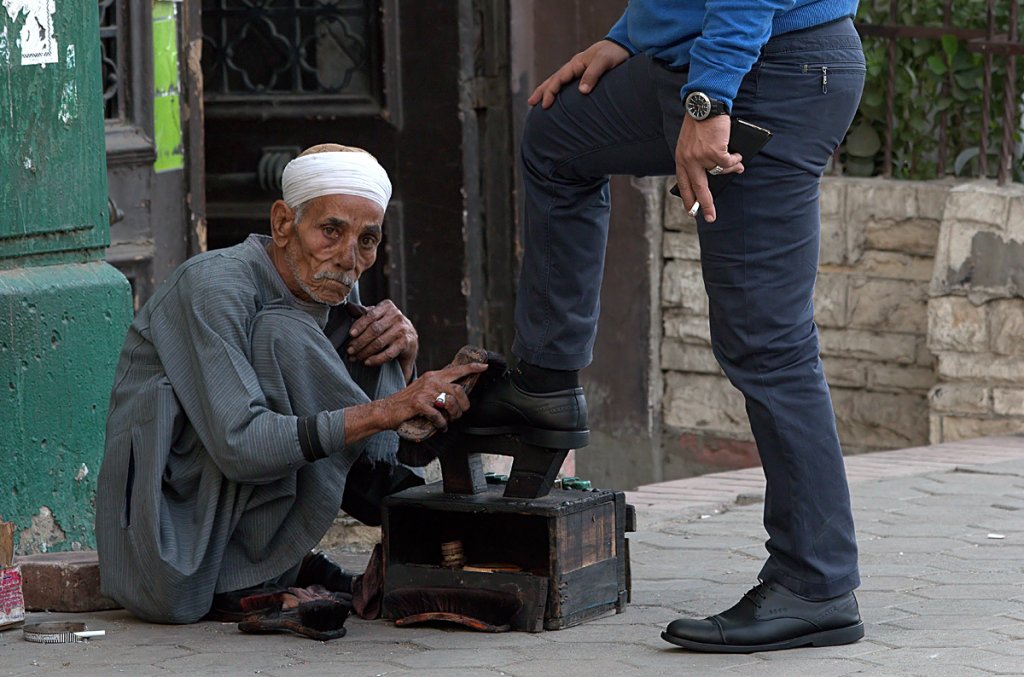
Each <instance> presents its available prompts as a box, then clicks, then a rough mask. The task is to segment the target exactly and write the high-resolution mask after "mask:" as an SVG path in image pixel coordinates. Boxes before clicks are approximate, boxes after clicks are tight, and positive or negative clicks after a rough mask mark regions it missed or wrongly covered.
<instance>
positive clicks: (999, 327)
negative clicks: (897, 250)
mask: <svg viewBox="0 0 1024 677" xmlns="http://www.w3.org/2000/svg"><path fill="white" fill-rule="evenodd" d="M930 294H931V300H930V301H929V303H928V346H929V349H930V350H931V351H932V352H933V353H935V355H937V357H938V368H937V372H938V380H939V382H938V384H937V385H936V386H935V387H934V388H933V389H932V391H931V395H930V405H931V441H932V442H951V441H956V440H960V439H968V438H971V437H980V436H983V435H991V434H1004V433H1015V432H1022V431H1024V186H1020V185H1009V186H1005V187H998V186H995V185H993V184H991V183H989V182H973V183H968V184H963V185H960V186H957V187H955V188H954V189H953V190H952V191H950V195H949V200H948V201H947V206H946V210H945V213H944V217H943V220H942V228H941V234H940V238H939V247H938V253H937V257H936V263H935V270H934V275H933V276H932V279H931V288H930ZM1022 443H1024V442H1022Z"/></svg>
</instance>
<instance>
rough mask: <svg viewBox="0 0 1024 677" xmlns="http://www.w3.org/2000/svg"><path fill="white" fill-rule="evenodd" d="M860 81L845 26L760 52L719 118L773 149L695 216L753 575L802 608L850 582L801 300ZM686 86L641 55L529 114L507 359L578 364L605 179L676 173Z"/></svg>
mask: <svg viewBox="0 0 1024 677" xmlns="http://www.w3.org/2000/svg"><path fill="white" fill-rule="evenodd" d="M823 67H824V68H826V69H827V83H826V81H825V78H823V73H825V72H826V71H823ZM864 75H865V68H864V54H863V51H862V49H861V43H860V39H859V38H858V36H857V33H856V31H855V30H854V28H853V24H852V22H851V21H849V20H843V21H840V22H836V23H832V24H828V25H825V26H819V27H816V28H812V29H808V30H804V31H799V32H796V33H790V34H785V35H781V36H778V37H775V38H773V39H772V40H770V41H769V42H768V44H767V45H765V47H764V48H763V50H762V53H761V57H760V58H759V60H758V61H757V63H755V64H754V66H753V68H752V69H751V71H750V73H748V75H747V77H746V78H745V79H744V80H743V84H742V86H741V88H740V91H739V93H738V95H737V97H736V99H735V102H734V105H733V115H735V116H738V117H740V118H742V119H745V120H747V121H749V122H752V123H754V124H757V125H760V126H763V127H766V128H768V129H770V130H771V131H772V132H773V134H774V136H773V138H772V139H771V141H770V142H769V143H768V145H767V146H766V147H765V148H764V150H763V151H762V152H761V153H760V154H759V155H758V156H757V157H755V158H753V159H752V160H751V161H749V162H746V163H745V166H746V171H745V172H744V173H743V174H741V175H738V176H736V177H735V178H734V179H733V180H732V182H731V183H730V184H729V185H728V186H727V187H726V188H725V190H724V191H723V192H722V193H721V194H720V195H719V197H718V198H717V199H716V200H715V208H716V211H717V215H718V218H717V220H716V221H715V223H713V224H709V223H706V222H704V221H703V219H698V233H699V238H700V248H701V266H702V269H703V275H704V286H705V289H706V290H707V294H708V299H709V301H710V316H709V321H710V326H711V340H712V347H713V350H714V354H715V357H716V358H717V359H718V362H719V364H720V365H721V366H722V368H723V370H724V371H725V373H726V375H727V376H728V377H729V380H730V381H731V382H732V384H733V385H734V386H735V387H736V388H738V389H739V390H740V391H741V392H742V393H743V395H744V398H745V401H746V409H747V415H748V417H749V419H750V427H751V430H752V432H753V435H754V439H755V441H756V443H757V448H758V452H759V454H760V456H761V462H762V465H763V466H764V470H765V476H766V478H767V494H766V496H765V511H764V522H765V528H766V530H767V532H768V542H767V545H766V547H767V550H768V554H769V557H768V561H767V563H766V564H765V566H764V568H763V569H762V571H761V576H760V577H761V578H762V580H766V581H773V582H778V583H782V584H783V585H785V586H786V587H788V588H790V589H791V590H793V591H794V592H796V593H797V594H800V595H803V596H806V597H810V598H828V597H833V596H836V595H840V594H844V593H846V592H848V591H850V590H852V589H854V588H856V587H857V586H858V585H859V583H860V578H859V574H858V571H857V545H856V539H855V536H854V528H853V517H852V514H851V509H850V496H849V489H848V487H847V483H846V474H845V470H844V466H843V458H842V452H841V449H840V446H839V438H838V435H837V433H836V425H835V415H834V413H833V411H832V402H831V398H830V395H829V389H828V385H827V384H826V382H825V376H824V374H823V372H822V366H821V360H820V358H819V345H818V332H817V328H816V326H815V324H814V309H813V303H812V296H813V292H814V281H815V277H816V275H817V268H818V241H819V228H820V221H819V209H818V197H819V183H820V178H821V174H822V172H823V170H824V167H825V164H826V162H827V161H828V159H829V157H830V155H831V154H832V152H833V150H834V149H835V148H836V146H837V145H838V144H839V143H840V141H841V140H842V138H843V135H844V134H845V133H846V130H847V128H848V127H849V125H850V122H851V121H852V119H853V115H854V112H855V111H856V108H857V105H858V102H859V100H860V94H861V90H862V87H863V84H864ZM686 78H687V74H686V72H679V71H671V70H669V69H667V68H665V67H663V66H662V65H660V64H659V63H658V62H657V61H655V60H652V59H651V58H649V57H647V56H644V55H638V56H634V57H632V58H630V59H628V60H627V61H626V62H624V63H623V64H621V65H620V66H619V67H617V68H615V69H613V70H611V71H609V72H608V73H606V74H605V75H604V77H603V78H602V79H601V80H600V82H599V83H598V85H597V87H596V88H595V89H594V90H593V91H592V92H591V93H590V94H589V95H585V96H584V95H581V94H580V93H579V92H578V90H577V88H576V84H575V83H572V84H570V85H569V86H568V87H566V88H565V89H563V90H562V91H561V93H559V95H558V97H557V99H556V101H555V104H554V105H553V106H552V107H551V108H550V109H548V110H543V109H541V108H540V107H539V106H537V107H535V108H534V109H533V110H532V111H531V112H530V114H529V116H528V117H527V123H526V129H525V132H524V136H523V144H522V160H523V165H524V172H523V173H524V187H525V191H524V192H525V200H526V205H525V216H524V258H523V268H522V273H521V276H520V281H519V293H518V298H517V301H516V339H515V343H514V345H513V352H514V353H515V354H516V355H517V356H518V357H520V358H522V359H524V360H526V361H527V362H530V363H533V364H537V365H540V366H544V367H549V368H556V369H580V368H582V367H584V366H586V365H587V364H589V362H590V360H591V354H592V350H593V345H594V338H595V336H596V333H597V320H598V314H599V310H600V308H599V295H600V289H601V278H602V273H603V269H604V265H605V247H606V245H607V240H608V212H609V190H608V175H610V174H632V175H636V176H652V175H671V174H674V173H675V163H674V161H673V154H674V150H675V144H676V140H677V138H678V135H679V128H680V125H681V124H682V116H683V108H682V104H681V102H680V97H679V90H680V88H681V87H682V86H683V85H684V84H685V83H686ZM669 199H675V198H669ZM685 208H687V209H688V208H689V205H685ZM637 236H638V237H640V234H639V233H638V234H637ZM611 264H612V265H614V259H613V260H612V262H611Z"/></svg>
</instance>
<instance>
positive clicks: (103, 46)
mask: <svg viewBox="0 0 1024 677" xmlns="http://www.w3.org/2000/svg"><path fill="white" fill-rule="evenodd" d="M120 7H121V3H120V2H118V1H117V0H99V11H100V60H101V63H102V67H103V117H104V118H106V119H107V120H122V119H123V118H124V117H125V101H124V88H123V87H122V86H121V80H122V78H121V74H122V73H123V72H124V64H123V63H122V59H123V58H124V50H123V49H122V46H121V37H120V34H119V33H120V32H119V31H118V26H119V25H122V24H123V21H121V18H122V17H120V16H119V15H120V13H121V12H120Z"/></svg>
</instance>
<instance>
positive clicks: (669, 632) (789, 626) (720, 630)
mask: <svg viewBox="0 0 1024 677" xmlns="http://www.w3.org/2000/svg"><path fill="white" fill-rule="evenodd" d="M863 636H864V622H863V621H861V619H860V610H859V609H858V607H857V598H856V597H854V596H853V593H852V592H848V593H846V594H845V595H840V596H839V597H834V598H832V599H829V600H824V601H820V602H819V601H813V600H808V599H804V598H803V597H799V596H797V595H796V594H794V593H792V592H790V591H789V590H787V589H786V588H784V587H782V586H781V585H779V584H778V583H760V584H759V585H757V586H755V587H754V588H753V589H751V590H750V592H748V593H746V594H745V595H743V599H741V600H740V601H739V602H738V603H737V604H736V606H734V607H732V608H731V609H729V610H728V611H723V612H722V613H720V614H716V615H714V616H710V617H708V618H705V619H704V620H697V619H689V618H681V619H679V620H676V621H672V622H671V623H669V626H668V628H667V629H666V630H665V632H663V633H661V637H662V639H664V640H665V641H667V642H671V643H672V644H675V645H677V646H681V647H684V648H687V649H690V650H692V651H705V652H712V653H754V652H755V651H776V650H778V649H795V648H797V647H802V646H835V645H837V644H851V643H853V642H856V641H857V640H859V639H860V638H861V637H863Z"/></svg>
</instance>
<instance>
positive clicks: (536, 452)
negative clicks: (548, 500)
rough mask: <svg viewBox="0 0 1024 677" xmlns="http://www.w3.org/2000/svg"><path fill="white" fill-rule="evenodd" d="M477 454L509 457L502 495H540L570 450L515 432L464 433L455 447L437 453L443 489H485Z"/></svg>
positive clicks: (460, 491)
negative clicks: (534, 441) (509, 467)
mask: <svg viewBox="0 0 1024 677" xmlns="http://www.w3.org/2000/svg"><path fill="white" fill-rule="evenodd" d="M480 454H500V455H502V456H511V457H512V459H513V460H512V470H511V471H510V472H509V475H508V484H507V485H506V486H505V493H504V496H505V498H541V497H544V496H547V495H548V492H550V491H551V487H552V486H554V483H555V477H556V476H557V475H558V471H559V469H560V468H561V467H562V463H563V462H564V461H565V457H566V456H567V455H568V454H569V450H568V449H548V448H546V447H539V446H537V445H534V444H527V443H526V442H523V441H522V440H520V439H519V437H518V436H516V435H488V436H476V435H467V436H466V441H465V443H464V444H462V445H461V446H460V447H459V448H458V449H457V450H450V451H448V452H445V453H442V454H441V455H440V456H439V457H438V458H439V460H440V462H441V476H442V478H443V481H444V490H445V493H448V494H479V493H481V492H483V491H485V490H486V489H487V480H486V479H485V478H484V471H483V461H482V460H481V458H480Z"/></svg>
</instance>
